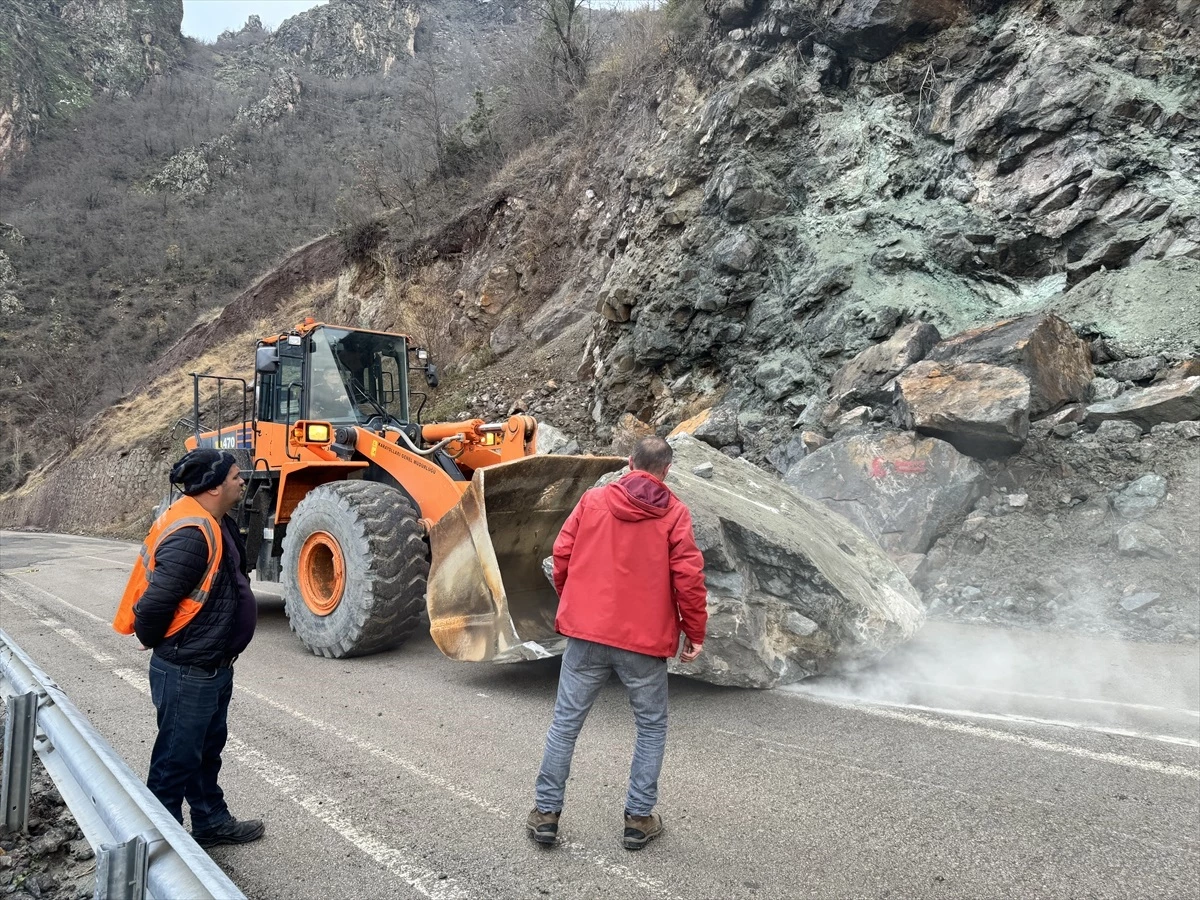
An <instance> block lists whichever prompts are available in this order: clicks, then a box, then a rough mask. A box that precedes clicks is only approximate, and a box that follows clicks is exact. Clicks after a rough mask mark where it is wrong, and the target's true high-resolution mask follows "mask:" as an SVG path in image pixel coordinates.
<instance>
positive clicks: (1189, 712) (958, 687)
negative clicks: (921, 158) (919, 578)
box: [899, 680, 1200, 719]
mask: <svg viewBox="0 0 1200 900" xmlns="http://www.w3.org/2000/svg"><path fill="white" fill-rule="evenodd" d="M899 683H900V684H914V685H917V686H918V687H935V688H946V689H949V690H955V691H978V692H979V693H982V694H1002V695H1004V696H1006V697H1026V698H1028V699H1030V700H1055V701H1062V702H1064V703H1088V704H1095V705H1098V706H1120V707H1123V708H1125V709H1141V710H1145V711H1146V712H1164V713H1178V714H1179V715H1183V716H1191V717H1193V718H1196V719H1200V710H1196V709H1182V708H1180V707H1176V706H1151V705H1150V704H1147V703H1125V702H1124V701H1119V700H1096V699H1094V698H1092V697H1060V696H1058V695H1057V694H1031V693H1029V692H1027V691H1005V690H1001V689H1000V688H986V687H975V686H973V685H965V684H943V683H942V682H939V681H907V680H900V682H899Z"/></svg>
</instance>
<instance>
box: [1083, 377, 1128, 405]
mask: <svg viewBox="0 0 1200 900" xmlns="http://www.w3.org/2000/svg"><path fill="white" fill-rule="evenodd" d="M1124 391H1125V385H1123V384H1121V382H1119V381H1116V380H1114V379H1112V378H1093V379H1092V384H1091V387H1090V388H1089V389H1088V399H1089V400H1091V401H1092V402H1094V403H1102V402H1104V401H1105V400H1112V399H1114V398H1116V397H1119V396H1121V394H1122V393H1123V392H1124Z"/></svg>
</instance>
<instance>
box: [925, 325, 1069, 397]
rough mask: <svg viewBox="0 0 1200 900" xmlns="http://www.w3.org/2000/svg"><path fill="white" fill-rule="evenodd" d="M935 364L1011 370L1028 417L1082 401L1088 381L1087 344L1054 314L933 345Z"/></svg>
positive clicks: (957, 336) (974, 330)
mask: <svg viewBox="0 0 1200 900" xmlns="http://www.w3.org/2000/svg"><path fill="white" fill-rule="evenodd" d="M926 358H927V359H928V360H931V361H934V362H954V363H986V364H988V365H993V366H1004V367H1007V368H1011V369H1016V370H1018V371H1020V372H1021V373H1022V374H1024V375H1025V377H1026V378H1028V379H1029V415H1030V416H1032V417H1035V418H1036V417H1037V416H1040V415H1042V414H1043V413H1047V412H1051V411H1053V410H1055V409H1057V408H1058V407H1060V406H1062V405H1063V404H1064V403H1074V402H1077V401H1079V400H1084V399H1086V393H1087V389H1088V385H1089V384H1090V383H1091V380H1092V354H1091V350H1090V349H1089V347H1088V345H1087V342H1086V341H1083V340H1081V339H1080V338H1079V337H1078V336H1076V334H1075V332H1074V331H1073V330H1072V329H1071V326H1070V325H1068V324H1067V323H1066V322H1064V321H1063V320H1062V319H1060V318H1059V317H1058V316H1055V315H1048V316H1041V315H1038V316H1025V317H1023V318H1020V319H1006V320H1005V321H1003V322H997V323H996V324H994V325H989V326H987V327H985V328H976V329H973V330H971V331H964V332H962V333H961V334H956V335H955V336H954V337H952V338H948V339H947V340H945V341H942V343H940V344H938V345H937V346H936V347H934V348H933V349H932V350H931V351H930V352H929V355H928V356H927V357H926Z"/></svg>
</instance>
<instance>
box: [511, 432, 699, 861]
mask: <svg viewBox="0 0 1200 900" xmlns="http://www.w3.org/2000/svg"><path fill="white" fill-rule="evenodd" d="M671 456H672V454H671V446H670V444H668V443H667V442H666V441H664V440H663V439H662V438H660V437H647V438H643V439H642V440H641V441H639V442H638V445H637V447H635V448H634V451H633V455H632V456H630V457H629V468H630V470H631V471H630V472H629V474H628V475H626V476H624V477H623V478H621V480H620V481H616V482H613V483H612V484H609V485H606V486H605V487H602V488H593V489H592V490H590V491H588V492H587V493H586V494H584V495H583V498H582V499H581V500H580V501H579V505H578V506H576V507H575V509H574V511H573V512H572V513H571V515H570V517H568V519H567V521H566V524H564V525H563V528H562V532H561V533H560V534H559V536H558V539H557V540H556V541H555V542H554V587H555V588H556V589H557V590H558V595H559V604H558V618H557V619H556V620H555V627H556V628H557V629H558V631H559V632H560V633H561V634H565V635H566V636H567V638H568V640H567V651H566V653H564V654H563V658H562V672H561V674H560V675H559V680H558V699H557V701H556V702H555V704H554V721H553V722H551V724H550V731H549V733H548V734H547V735H546V752H545V755H544V757H543V758H542V768H541V771H540V772H539V773H538V777H537V786H536V791H535V793H536V800H537V806H536V807H535V808H534V809H533V811H532V812H531V813H530V814H529V820H528V822H527V827H528V829H529V832H530V834H532V836H533V839H534V840H535V841H537V842H538V843H540V844H553V843H554V842H555V841H556V840H557V838H558V820H559V816H560V815H561V814H562V807H563V794H564V792H565V789H566V783H567V776H568V775H569V774H570V771H571V756H572V755H573V754H574V752H575V740H576V738H578V737H579V731H580V729H582V728H583V723H584V720H585V719H587V714H588V711H589V710H591V708H592V704H593V703H595V701H596V697H597V696H598V695H599V693H600V689H601V688H602V687H604V685H605V683H606V682H607V681H608V679H609V676H610V675H611V674H612V673H613V672H616V673H617V677H619V678H620V679H621V682H622V684H624V685H625V689H626V691H627V692H628V693H629V703H630V705H631V706H632V707H633V715H634V719H635V721H636V723H637V745H636V747H635V749H634V753H633V764H632V766H631V767H630V770H629V793H628V796H627V798H626V801H625V831H624V834H623V836H622V842H623V844H624V845H625V849H627V850H640V849H641V848H642V847H644V846H645V845H646V844H647V843H648V842H649V841H651V840H653V839H654V838H656V837H658V836H659V835H660V834H661V833H662V830H663V824H662V817H661V816H659V814H658V813H656V812H654V805H655V803H656V802H657V801H658V774H659V772H660V771H661V769H662V762H663V752H664V750H665V749H666V743H667V658H668V657H671V656H674V655H675V653H676V651H678V650H679V649H680V648H679V633H680V629H681V626H682V630H683V633H684V635H685V639H684V642H683V648H682V651H681V652H680V656H679V658H680V659H681V660H683V661H684V662H691V661H692V660H694V659H695V658H696V657H697V656H699V655H700V650H701V648H702V647H703V645H704V629H705V626H706V624H707V622H708V613H707V609H706V605H705V598H706V596H707V592H706V590H705V587H704V558H703V557H702V556H701V554H700V550H699V549H698V548H697V547H696V541H695V538H694V537H693V536H692V516H691V513H689V512H688V508H687V507H686V506H685V505H684V504H683V503H682V502H681V501H680V500H679V499H678V498H677V497H676V496H675V495H674V494H672V493H671V491H670V489H668V488H667V486H666V485H665V484H663V479H664V478H666V477H667V470H668V469H670V467H671Z"/></svg>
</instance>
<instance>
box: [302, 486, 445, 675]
mask: <svg viewBox="0 0 1200 900" xmlns="http://www.w3.org/2000/svg"><path fill="white" fill-rule="evenodd" d="M282 562H283V571H282V582H283V599H284V611H285V612H286V613H287V617H288V622H289V625H290V626H291V629H292V631H294V632H296V636H297V637H299V638H300V641H301V643H303V644H304V646H305V647H307V648H308V649H309V650H311V651H312V652H313V653H314V654H316V655H317V656H325V657H330V658H332V659H343V658H345V657H349V656H365V655H367V654H370V653H378V652H379V651H381V650H388V649H391V648H393V647H398V646H400V645H401V644H402V643H404V641H405V640H407V638H408V637H409V636H410V635H411V634H412V633H413V631H414V630H415V629H416V627H417V625H418V623H419V621H420V618H421V613H422V612H423V611H424V609H425V586H426V581H427V579H428V576H429V544H428V542H427V541H426V538H425V535H424V533H423V531H422V529H421V526H420V525H419V524H418V522H417V512H416V510H415V509H413V506H412V504H411V503H410V502H409V500H408V498H407V497H405V496H404V495H403V494H401V493H400V492H399V491H397V490H395V489H394V488H391V487H388V486H387V485H383V484H378V483H376V482H373V481H337V482H332V483H330V484H323V485H320V486H319V487H316V488H313V490H311V491H309V493H308V495H307V496H305V498H304V499H303V500H301V501H300V503H299V504H297V506H296V509H295V511H294V512H293V513H292V518H291V521H290V522H289V523H288V526H287V533H286V534H285V535H284V538H283V560H282Z"/></svg>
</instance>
